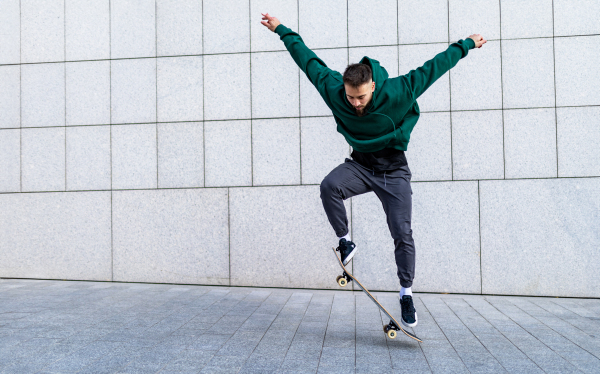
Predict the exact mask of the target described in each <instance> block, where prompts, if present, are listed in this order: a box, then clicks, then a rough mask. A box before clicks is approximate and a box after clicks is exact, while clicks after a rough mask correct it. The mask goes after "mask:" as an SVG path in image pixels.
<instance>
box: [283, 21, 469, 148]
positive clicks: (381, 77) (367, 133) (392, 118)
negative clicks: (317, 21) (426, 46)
mask: <svg viewBox="0 0 600 374" xmlns="http://www.w3.org/2000/svg"><path fill="white" fill-rule="evenodd" d="M275 32H276V33H277V34H278V35H279V36H280V37H281V40H282V41H283V43H284V44H285V47H286V48H287V50H288V51H289V52H290V54H291V55H292V58H293V59H294V61H296V64H298V66H299V67H300V69H302V71H303V72H304V73H305V74H306V76H307V77H308V80H310V82H311V83H312V84H313V85H314V86H315V87H316V88H317V90H318V91H319V94H321V97H322V98H323V100H325V103H326V104H327V106H328V107H329V109H331V111H332V112H333V116H334V118H335V122H336V123H337V131H338V132H339V133H340V134H342V135H343V136H344V137H345V138H346V141H347V142H348V143H349V144H350V145H351V146H352V148H353V149H355V150H357V151H359V152H377V151H379V150H382V149H384V148H394V149H397V150H401V151H406V147H407V146H408V141H409V140H410V133H411V132H412V129H413V128H414V127H415V125H416V123H417V120H418V119H419V113H420V111H419V105H418V104H417V98H418V97H419V96H421V95H422V94H423V93H424V92H425V90H427V88H429V86H431V85H432V84H433V82H435V81H436V80H437V79H438V78H439V77H441V76H442V75H444V73H446V72H447V71H448V70H450V69H451V68H452V67H454V65H456V64H457V63H458V60H460V59H461V58H463V57H465V56H466V55H467V53H468V52H469V49H472V48H475V42H474V41H473V39H470V38H467V39H466V40H459V41H458V42H457V43H453V44H452V45H450V46H449V47H448V49H447V50H446V51H444V52H442V53H439V54H438V55H437V56H435V57H434V58H433V59H431V60H429V61H427V62H426V63H425V64H424V65H423V66H421V67H420V68H418V69H416V70H411V71H410V72H409V73H408V74H406V75H401V76H399V77H395V78H389V77H388V73H387V71H386V70H385V68H384V67H383V66H381V65H379V61H377V60H373V59H371V58H369V57H366V56H365V57H363V58H362V60H361V61H360V62H361V63H363V64H367V65H369V66H370V67H371V70H372V71H373V81H374V82H375V91H374V92H373V99H372V101H371V104H370V105H369V106H368V107H367V108H365V110H366V113H367V114H366V115H364V116H362V117H359V116H358V115H356V112H355V110H354V107H353V106H352V105H351V104H350V102H348V99H347V98H346V91H345V89H344V82H343V81H342V75H341V74H340V73H339V72H337V71H335V70H331V69H329V68H328V67H327V65H326V64H325V63H324V62H323V61H322V60H321V59H320V58H318V57H317V55H316V54H315V53H314V52H313V51H311V50H310V49H309V48H308V47H307V46H306V45H305V44H304V42H303V41H302V38H301V37H300V35H298V34H297V33H295V32H293V31H292V30H290V29H288V28H287V27H285V26H284V25H279V26H277V28H276V29H275Z"/></svg>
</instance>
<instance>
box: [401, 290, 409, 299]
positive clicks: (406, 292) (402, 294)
mask: <svg viewBox="0 0 600 374" xmlns="http://www.w3.org/2000/svg"><path fill="white" fill-rule="evenodd" d="M404 295H408V296H412V290H411V287H408V288H404V287H401V288H400V298H401V299H402V296H404Z"/></svg>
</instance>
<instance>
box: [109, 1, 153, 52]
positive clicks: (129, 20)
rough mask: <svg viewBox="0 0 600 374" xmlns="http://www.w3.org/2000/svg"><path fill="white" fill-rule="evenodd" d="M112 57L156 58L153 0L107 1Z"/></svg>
mask: <svg viewBox="0 0 600 374" xmlns="http://www.w3.org/2000/svg"><path fill="white" fill-rule="evenodd" d="M110 18H111V19H110V48H111V58H132V57H155V56H156V43H157V42H156V1H155V0H132V1H115V0H111V2H110Z"/></svg>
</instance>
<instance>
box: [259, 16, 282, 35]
mask: <svg viewBox="0 0 600 374" xmlns="http://www.w3.org/2000/svg"><path fill="white" fill-rule="evenodd" d="M261 14H262V13H261ZM262 16H263V18H262V19H263V21H260V23H262V24H263V25H265V27H267V28H268V29H269V30H271V31H273V32H275V29H276V28H277V26H279V25H280V24H281V22H279V20H278V19H277V18H275V17H271V16H270V15H269V13H267V14H262Z"/></svg>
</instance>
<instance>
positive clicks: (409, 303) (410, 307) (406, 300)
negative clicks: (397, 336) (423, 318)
mask: <svg viewBox="0 0 600 374" xmlns="http://www.w3.org/2000/svg"><path fill="white" fill-rule="evenodd" d="M400 308H402V324H403V325H404V326H406V327H415V326H416V325H417V323H418V322H419V320H418V318H417V311H416V310H415V306H414V304H413V299H412V296H409V295H404V296H402V299H400Z"/></svg>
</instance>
